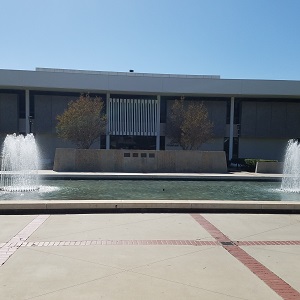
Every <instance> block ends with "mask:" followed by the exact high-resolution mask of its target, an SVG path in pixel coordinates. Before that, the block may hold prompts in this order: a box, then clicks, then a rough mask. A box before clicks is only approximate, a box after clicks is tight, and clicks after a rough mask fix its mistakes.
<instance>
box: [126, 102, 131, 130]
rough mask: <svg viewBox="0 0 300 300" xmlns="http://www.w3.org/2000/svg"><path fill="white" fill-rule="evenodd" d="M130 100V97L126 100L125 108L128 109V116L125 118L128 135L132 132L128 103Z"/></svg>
mask: <svg viewBox="0 0 300 300" xmlns="http://www.w3.org/2000/svg"><path fill="white" fill-rule="evenodd" d="M129 101H130V100H129V99H126V102H125V110H126V118H125V127H126V135H129V134H130V133H129V132H130V120H129V109H128V108H129V107H128V103H130V102H129Z"/></svg>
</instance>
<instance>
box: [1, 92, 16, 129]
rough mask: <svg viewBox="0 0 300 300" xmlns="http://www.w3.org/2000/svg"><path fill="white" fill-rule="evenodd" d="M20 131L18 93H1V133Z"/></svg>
mask: <svg viewBox="0 0 300 300" xmlns="http://www.w3.org/2000/svg"><path fill="white" fill-rule="evenodd" d="M18 132H19V112H18V95H15V94H0V133H5V134H12V133H18Z"/></svg>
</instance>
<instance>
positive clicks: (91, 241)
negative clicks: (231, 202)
mask: <svg viewBox="0 0 300 300" xmlns="http://www.w3.org/2000/svg"><path fill="white" fill-rule="evenodd" d="M0 228H1V231H0V299H16V300H29V299H37V300H39V299H41V300H42V299H43V300H50V299H74V300H75V299H91V300H93V299H97V300H98V299H122V300H123V299H130V300H131V299H145V300H146V299H180V300H182V299H205V300H210V299H253V300H260V299H261V300H266V299H272V300H273V299H274V300H275V299H300V280H299V278H300V215H298V214H292V215H287V214H272V215H269V214H204V213H196V214H173V213H170V214H159V213H157V214H140V213H138V214H126V213H125V214H56V215H46V214H43V215H0Z"/></svg>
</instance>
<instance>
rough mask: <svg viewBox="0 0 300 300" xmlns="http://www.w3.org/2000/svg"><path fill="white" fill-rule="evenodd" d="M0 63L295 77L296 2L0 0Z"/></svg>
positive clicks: (299, 23)
mask: <svg viewBox="0 0 300 300" xmlns="http://www.w3.org/2000/svg"><path fill="white" fill-rule="evenodd" d="M0 4H1V18H0V41H1V43H0V68H1V69H20V70H34V69H35V68H36V67H48V68H65V69H83V70H99V71H120V72H122V71H124V72H127V71H128V70H129V69H134V70H135V72H143V73H144V72H145V73H174V74H207V75H220V76H221V77H222V78H257V79H290V80H300V34H299V33H300V17H299V12H300V1H299V0H182V1H179V0H85V1H83V0H26V1H24V0H0Z"/></svg>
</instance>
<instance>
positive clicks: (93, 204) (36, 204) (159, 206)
mask: <svg viewBox="0 0 300 300" xmlns="http://www.w3.org/2000/svg"><path fill="white" fill-rule="evenodd" d="M134 210H143V211H149V212H151V211H156V212H159V211H160V210H161V211H166V210H168V211H172V210H174V211H180V210H182V211H196V210H197V211H220V212H222V211H226V212H228V211H231V212H235V211H239V212H241V211H244V212H247V211H254V212H257V213H263V212H264V211H268V212H280V211H290V212H299V211H300V202H294V201H227V200H226V201H225V200H224V201H223V200H199V201H197V200H25V201H23V200H22V201H20V200H5V201H1V202H0V213H1V214H5V213H9V212H16V211H20V212H22V213H26V211H28V212H34V211H37V212H39V213H42V212H45V213H51V212H55V213H57V212H68V211H72V212H77V213H80V212H81V211H83V212H91V213H93V212H101V211H103V212H105V211H114V212H116V213H118V212H124V211H134Z"/></svg>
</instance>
